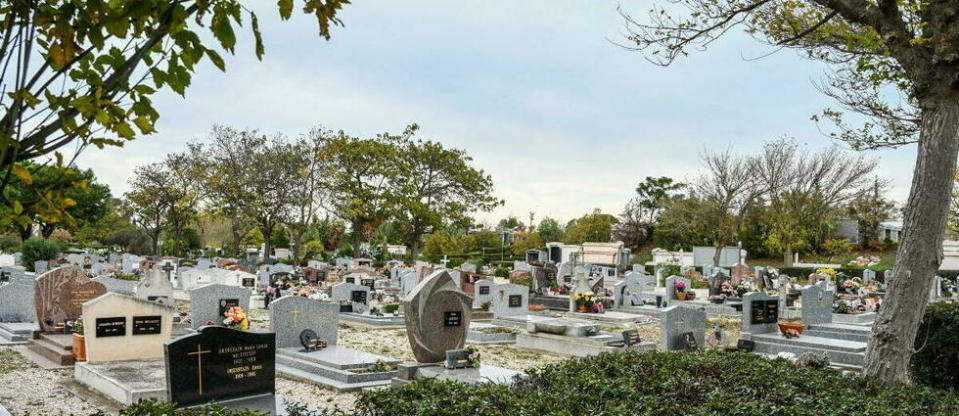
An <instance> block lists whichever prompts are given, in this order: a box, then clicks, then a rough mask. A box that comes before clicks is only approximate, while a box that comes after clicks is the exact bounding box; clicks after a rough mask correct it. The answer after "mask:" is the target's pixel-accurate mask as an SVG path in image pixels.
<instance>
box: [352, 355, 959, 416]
mask: <svg viewBox="0 0 959 416" xmlns="http://www.w3.org/2000/svg"><path fill="white" fill-rule="evenodd" d="M529 374H530V377H529V380H527V381H520V382H517V383H516V384H515V385H513V386H512V387H508V386H502V385H490V384H486V385H480V386H471V385H466V384H461V383H455V382H448V381H437V380H434V379H428V380H419V381H416V382H414V383H410V384H408V385H405V386H402V387H395V388H391V389H387V390H375V391H365V392H363V393H361V394H360V397H359V399H358V401H357V402H356V414H359V415H365V416H380V415H383V416H385V415H432V416H460V415H592V416H598V415H603V416H612V415H670V416H673V415H675V416H679V415H683V416H688V415H703V416H705V415H737V416H769V415H787V414H788V415H862V416H865V415H910V414H914V415H954V414H957V412H959V396H957V395H955V394H952V393H947V392H943V391H942V390H937V389H932V388H928V387H923V386H907V385H903V386H897V387H896V388H888V387H882V386H879V385H877V384H875V383H870V382H869V381H867V380H865V379H861V378H856V377H847V376H843V375H841V374H840V373H839V372H836V371H834V370H829V369H814V368H804V367H798V366H796V365H793V364H792V363H790V362H788V361H786V360H784V359H775V360H769V359H766V358H763V357H760V356H758V355H754V354H746V353H733V352H720V351H705V352H698V353H686V352H649V353H642V354H641V353H636V352H626V353H617V354H611V353H603V354H600V355H597V356H592V357H585V358H573V359H570V360H567V361H563V362H560V363H555V364H550V365H547V366H544V367H541V368H539V369H533V370H530V371H529Z"/></svg>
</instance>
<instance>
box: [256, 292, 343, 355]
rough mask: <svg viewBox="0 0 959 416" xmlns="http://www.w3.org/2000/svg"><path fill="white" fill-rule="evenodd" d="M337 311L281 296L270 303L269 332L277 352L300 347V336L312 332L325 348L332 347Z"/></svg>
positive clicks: (327, 305)
mask: <svg viewBox="0 0 959 416" xmlns="http://www.w3.org/2000/svg"><path fill="white" fill-rule="evenodd" d="M339 313H340V307H339V305H337V304H336V303H331V302H321V301H318V300H313V299H308V298H305V297H302V296H284V297H282V298H279V299H277V300H274V301H273V302H271V303H270V329H271V330H272V331H273V332H274V333H275V334H276V346H277V347H278V348H287V347H296V346H297V345H300V334H301V333H302V332H303V331H305V330H310V331H313V333H314V334H315V335H314V338H319V339H321V340H322V341H323V342H325V343H326V345H334V344H336V338H337V321H338V319H339Z"/></svg>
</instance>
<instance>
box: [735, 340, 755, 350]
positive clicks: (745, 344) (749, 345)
mask: <svg viewBox="0 0 959 416" xmlns="http://www.w3.org/2000/svg"><path fill="white" fill-rule="evenodd" d="M736 349H737V350H739V351H745V352H752V351H753V350H754V349H756V343H755V342H754V341H752V340H748V339H741V340H739V342H738V343H736Z"/></svg>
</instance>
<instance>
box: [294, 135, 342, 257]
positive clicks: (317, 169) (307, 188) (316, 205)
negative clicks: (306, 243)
mask: <svg viewBox="0 0 959 416" xmlns="http://www.w3.org/2000/svg"><path fill="white" fill-rule="evenodd" d="M334 134H335V133H333V132H332V131H329V130H324V129H322V128H319V127H316V128H313V129H312V130H310V132H309V133H307V134H306V135H305V136H303V137H300V138H299V139H298V140H297V141H296V142H294V143H292V144H291V148H290V150H291V151H292V152H293V153H292V154H291V155H290V158H289V159H290V160H289V162H288V163H293V164H294V165H293V166H291V167H293V168H294V169H293V171H292V172H290V173H291V174H292V175H293V176H294V177H293V178H292V181H293V183H294V184H295V186H293V187H291V189H290V195H289V204H288V206H287V211H288V213H287V215H285V216H283V217H282V219H281V221H282V223H283V225H284V227H285V228H286V231H287V233H289V237H290V245H291V248H292V250H291V251H292V253H293V261H294V262H295V263H297V264H299V262H300V260H301V258H300V252H301V250H302V249H303V236H304V235H305V234H306V232H307V230H309V229H310V227H311V226H312V225H313V223H314V222H315V221H316V219H317V213H318V210H319V209H320V207H321V204H322V200H323V199H324V196H326V189H325V188H324V177H325V176H326V175H328V174H329V167H328V165H327V164H326V162H328V160H327V158H325V157H323V155H322V154H321V152H322V151H323V140H324V139H326V138H328V137H332V136H334Z"/></svg>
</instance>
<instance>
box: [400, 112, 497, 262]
mask: <svg viewBox="0 0 959 416" xmlns="http://www.w3.org/2000/svg"><path fill="white" fill-rule="evenodd" d="M416 128H417V126H416V125H411V126H409V127H408V128H407V129H406V132H404V134H403V135H402V136H401V137H402V138H400V139H399V140H398V152H397V156H398V157H397V164H396V170H395V172H394V174H393V175H392V176H391V177H390V180H389V183H390V191H389V192H390V193H391V194H392V195H393V197H392V198H391V201H390V202H391V204H392V206H393V207H394V210H393V211H394V213H395V214H394V215H395V217H396V218H397V219H398V220H399V221H400V222H401V223H403V224H404V225H406V227H405V229H406V230H407V241H408V242H409V244H410V251H411V255H412V258H413V261H416V259H417V257H418V254H419V251H420V240H421V238H422V236H423V235H425V234H428V233H431V232H433V230H435V229H437V228H439V227H440V226H442V225H443V223H444V222H450V221H453V222H455V221H456V219H457V218H462V217H468V216H469V214H470V213H472V212H474V211H490V210H492V209H493V208H495V207H496V206H497V205H499V204H501V203H502V201H501V200H499V199H497V198H495V197H493V196H492V195H491V193H492V192H493V179H492V178H491V177H490V176H489V175H487V174H486V173H485V172H483V170H482V169H480V170H477V169H476V168H474V167H472V166H470V162H472V160H473V159H472V158H471V157H469V155H467V154H466V152H465V151H463V150H460V149H448V148H445V147H443V145H442V144H440V143H439V142H434V141H423V140H414V139H412V137H411V136H412V134H413V132H415V131H416Z"/></svg>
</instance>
